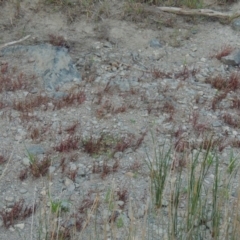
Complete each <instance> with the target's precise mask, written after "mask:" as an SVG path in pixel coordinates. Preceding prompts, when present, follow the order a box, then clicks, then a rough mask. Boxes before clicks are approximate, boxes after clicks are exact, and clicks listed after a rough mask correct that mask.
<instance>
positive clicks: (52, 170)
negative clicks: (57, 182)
mask: <svg viewBox="0 0 240 240" xmlns="http://www.w3.org/2000/svg"><path fill="white" fill-rule="evenodd" d="M55 170H56V167H53V166H50V167H49V169H48V171H49V173H50V174H52V173H54V172H55Z"/></svg>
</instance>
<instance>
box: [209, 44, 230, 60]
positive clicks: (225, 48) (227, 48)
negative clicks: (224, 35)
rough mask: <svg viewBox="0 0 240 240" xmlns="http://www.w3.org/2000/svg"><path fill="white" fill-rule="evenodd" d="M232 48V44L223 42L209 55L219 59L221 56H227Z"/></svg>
mask: <svg viewBox="0 0 240 240" xmlns="http://www.w3.org/2000/svg"><path fill="white" fill-rule="evenodd" d="M233 50H234V48H233V47H232V46H230V45H227V44H225V45H224V46H222V47H221V49H220V50H219V51H218V52H217V53H215V54H212V55H211V56H210V57H211V58H217V59H218V60H221V58H222V57H226V56H228V55H229V54H230V53H231V52H232V51H233Z"/></svg>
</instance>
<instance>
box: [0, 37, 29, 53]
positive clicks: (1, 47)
mask: <svg viewBox="0 0 240 240" xmlns="http://www.w3.org/2000/svg"><path fill="white" fill-rule="evenodd" d="M30 36H31V35H27V36H26V37H24V38H21V39H19V40H17V41H13V42H9V43H5V44H3V45H0V50H1V49H3V48H5V47H7V46H11V45H14V44H16V43H20V42H23V41H25V40H26V39H28V38H29V37H30Z"/></svg>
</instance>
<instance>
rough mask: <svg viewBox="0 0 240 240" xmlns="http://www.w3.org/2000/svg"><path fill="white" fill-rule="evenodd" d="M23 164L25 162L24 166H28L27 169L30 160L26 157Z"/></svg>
mask: <svg viewBox="0 0 240 240" xmlns="http://www.w3.org/2000/svg"><path fill="white" fill-rule="evenodd" d="M22 162H23V165H24V166H27V167H28V166H30V160H29V158H26V157H25V158H23V161H22Z"/></svg>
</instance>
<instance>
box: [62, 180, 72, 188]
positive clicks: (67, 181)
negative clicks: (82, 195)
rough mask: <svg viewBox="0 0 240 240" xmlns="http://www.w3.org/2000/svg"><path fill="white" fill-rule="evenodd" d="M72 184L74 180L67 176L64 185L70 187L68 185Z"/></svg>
mask: <svg viewBox="0 0 240 240" xmlns="http://www.w3.org/2000/svg"><path fill="white" fill-rule="evenodd" d="M72 184H73V181H72V180H71V179H69V178H65V180H64V185H65V186H66V187H68V186H70V185H72Z"/></svg>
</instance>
